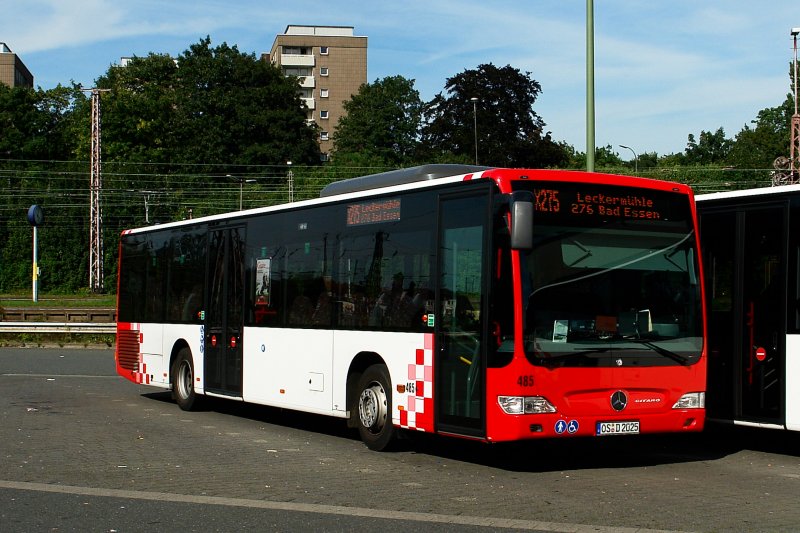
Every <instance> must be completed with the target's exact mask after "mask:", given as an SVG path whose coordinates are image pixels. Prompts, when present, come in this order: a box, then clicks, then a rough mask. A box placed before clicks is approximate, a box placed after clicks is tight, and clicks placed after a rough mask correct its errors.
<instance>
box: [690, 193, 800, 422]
mask: <svg viewBox="0 0 800 533" xmlns="http://www.w3.org/2000/svg"><path fill="white" fill-rule="evenodd" d="M697 199H698V203H697V209H698V211H699V214H700V229H701V234H702V244H703V257H704V264H705V265H706V274H707V278H706V279H707V287H706V289H707V295H706V299H707V306H708V313H709V314H708V318H709V322H708V335H709V336H708V347H709V352H708V355H709V358H708V394H709V396H708V416H709V419H713V420H715V421H717V420H718V421H723V422H728V423H733V424H737V425H743V426H756V427H767V428H777V429H788V430H794V431H800V226H798V224H800V222H799V221H800V186H799V185H786V186H780V187H771V188H762V189H750V190H742V191H732V192H724V193H714V194H704V195H699V196H698V197H697Z"/></svg>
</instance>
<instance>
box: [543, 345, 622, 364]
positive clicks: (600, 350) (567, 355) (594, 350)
mask: <svg viewBox="0 0 800 533" xmlns="http://www.w3.org/2000/svg"><path fill="white" fill-rule="evenodd" d="M635 349H636V348H625V347H619V346H603V347H602V348H589V349H588V350H580V349H578V348H576V349H575V350H576V351H574V352H569V353H562V354H559V355H550V356H547V357H543V356H541V355H537V356H536V358H537V359H538V360H540V361H542V362H545V363H556V362H559V361H565V360H567V359H573V358H576V357H583V356H584V355H591V354H597V353H606V352H610V351H612V350H613V351H617V350H635ZM540 353H541V352H540Z"/></svg>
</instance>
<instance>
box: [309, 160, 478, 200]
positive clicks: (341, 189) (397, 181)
mask: <svg viewBox="0 0 800 533" xmlns="http://www.w3.org/2000/svg"><path fill="white" fill-rule="evenodd" d="M490 168H492V167H482V166H477V165H455V164H431V165H422V166H418V167H409V168H401V169H398V170H390V171H388V172H380V173H378V174H370V175H368V176H359V177H357V178H351V179H348V180H342V181H335V182H333V183H329V184H328V185H326V186H325V187H324V188H323V189H322V191H321V192H320V193H319V196H320V198H325V197H327V196H335V195H337V194H345V193H348V192H358V191H366V190H370V189H381V188H383V187H390V186H392V185H405V184H407V183H415V182H418V181H426V180H435V179H438V178H444V177H451V176H457V175H459V174H471V173H474V172H482V171H484V170H489V169H490Z"/></svg>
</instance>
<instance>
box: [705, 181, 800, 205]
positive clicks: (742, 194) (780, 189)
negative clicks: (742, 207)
mask: <svg viewBox="0 0 800 533" xmlns="http://www.w3.org/2000/svg"><path fill="white" fill-rule="evenodd" d="M798 192H800V185H798V184H795V185H778V186H776V187H758V188H755V189H740V190H738V191H725V192H712V193H708V194H698V195H697V196H696V197H695V198H696V200H697V201H698V202H702V201H708V200H724V199H728V198H748V197H752V196H770V195H775V194H786V193H798Z"/></svg>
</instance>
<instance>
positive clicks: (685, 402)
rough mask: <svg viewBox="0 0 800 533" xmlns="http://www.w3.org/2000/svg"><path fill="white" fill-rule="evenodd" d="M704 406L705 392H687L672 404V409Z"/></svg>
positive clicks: (702, 407)
mask: <svg viewBox="0 0 800 533" xmlns="http://www.w3.org/2000/svg"><path fill="white" fill-rule="evenodd" d="M705 407H706V393H705V392H688V393H686V394H684V395H683V396H681V399H680V400H678V401H677V402H675V405H673V406H672V408H673V409H705Z"/></svg>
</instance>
